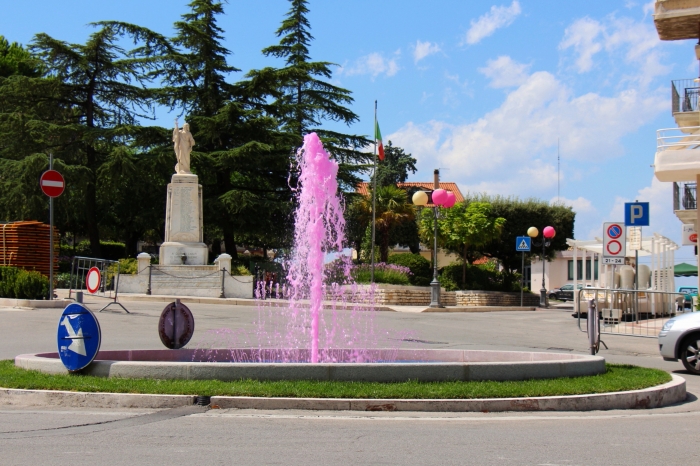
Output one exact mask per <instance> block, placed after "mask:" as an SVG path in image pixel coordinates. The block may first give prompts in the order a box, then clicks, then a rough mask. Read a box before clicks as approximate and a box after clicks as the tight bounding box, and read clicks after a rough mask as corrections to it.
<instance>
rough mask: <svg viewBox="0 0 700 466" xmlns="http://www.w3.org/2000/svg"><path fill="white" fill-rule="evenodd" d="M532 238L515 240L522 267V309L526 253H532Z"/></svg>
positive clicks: (521, 304) (521, 303)
mask: <svg viewBox="0 0 700 466" xmlns="http://www.w3.org/2000/svg"><path fill="white" fill-rule="evenodd" d="M531 246H532V238H530V237H529V236H518V237H517V238H515V250H516V251H520V252H521V253H522V254H521V259H522V265H521V266H520V307H523V279H524V278H525V253H526V252H530V249H531Z"/></svg>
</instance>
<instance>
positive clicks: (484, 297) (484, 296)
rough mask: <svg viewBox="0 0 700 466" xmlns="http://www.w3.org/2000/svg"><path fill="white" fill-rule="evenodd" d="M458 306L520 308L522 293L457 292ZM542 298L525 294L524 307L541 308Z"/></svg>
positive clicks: (532, 294)
mask: <svg viewBox="0 0 700 466" xmlns="http://www.w3.org/2000/svg"><path fill="white" fill-rule="evenodd" d="M455 298H456V303H457V304H456V305H457V306H520V293H518V292H515V293H510V292H504V291H480V290H468V291H457V292H456V296H455ZM539 304H540V296H539V295H537V294H534V293H523V305H525V306H539Z"/></svg>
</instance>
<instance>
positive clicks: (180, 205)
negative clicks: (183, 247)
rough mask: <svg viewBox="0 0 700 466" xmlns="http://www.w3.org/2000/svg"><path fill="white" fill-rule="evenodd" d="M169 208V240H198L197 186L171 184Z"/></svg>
mask: <svg viewBox="0 0 700 466" xmlns="http://www.w3.org/2000/svg"><path fill="white" fill-rule="evenodd" d="M171 189H172V195H171V196H172V197H171V202H172V205H171V208H170V209H171V210H170V215H171V218H170V228H171V229H170V239H171V241H186V242H190V241H199V194H198V186H197V185H196V184H192V185H181V186H177V185H172V187H171Z"/></svg>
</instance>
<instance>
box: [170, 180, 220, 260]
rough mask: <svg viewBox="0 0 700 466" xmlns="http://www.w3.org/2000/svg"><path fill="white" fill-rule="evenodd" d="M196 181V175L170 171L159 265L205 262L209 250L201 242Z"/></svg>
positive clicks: (199, 197)
mask: <svg viewBox="0 0 700 466" xmlns="http://www.w3.org/2000/svg"><path fill="white" fill-rule="evenodd" d="M197 181H198V178H197V175H193V174H174V175H173V176H172V178H171V180H170V184H168V198H167V203H166V210H165V242H164V243H163V244H161V246H160V261H159V262H160V264H161V265H206V264H207V258H208V253H209V249H208V248H207V245H206V244H204V242H203V239H204V238H203V235H204V230H203V228H202V226H203V221H202V186H201V185H200V184H198V182H197Z"/></svg>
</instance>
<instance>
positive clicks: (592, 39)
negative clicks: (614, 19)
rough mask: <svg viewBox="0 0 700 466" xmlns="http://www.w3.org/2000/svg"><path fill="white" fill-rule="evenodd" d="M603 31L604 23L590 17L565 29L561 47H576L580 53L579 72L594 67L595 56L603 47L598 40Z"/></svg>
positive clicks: (577, 62) (577, 64)
mask: <svg viewBox="0 0 700 466" xmlns="http://www.w3.org/2000/svg"><path fill="white" fill-rule="evenodd" d="M602 32H603V27H602V25H601V24H600V23H599V22H598V21H596V20H593V19H590V18H582V19H579V20H577V21H575V22H574V24H572V25H571V26H569V27H568V28H566V31H564V39H563V40H562V41H561V43H560V44H559V48H560V49H561V50H566V49H568V48H570V47H573V48H574V50H575V51H576V53H577V54H578V58H577V59H576V67H577V68H578V71H579V73H584V72H586V71H590V70H591V68H592V67H593V56H594V55H595V54H596V53H598V52H600V51H601V50H602V49H603V46H602V44H601V43H600V42H599V41H597V40H596V39H597V38H598V36H599V35H600V34H601V33H602Z"/></svg>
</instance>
